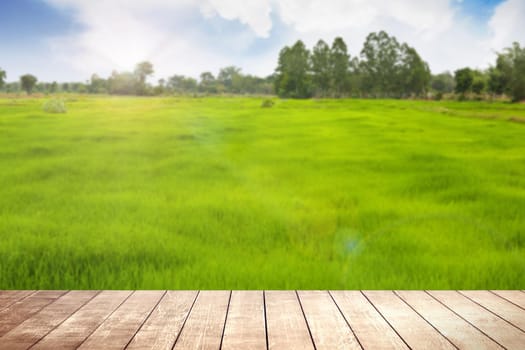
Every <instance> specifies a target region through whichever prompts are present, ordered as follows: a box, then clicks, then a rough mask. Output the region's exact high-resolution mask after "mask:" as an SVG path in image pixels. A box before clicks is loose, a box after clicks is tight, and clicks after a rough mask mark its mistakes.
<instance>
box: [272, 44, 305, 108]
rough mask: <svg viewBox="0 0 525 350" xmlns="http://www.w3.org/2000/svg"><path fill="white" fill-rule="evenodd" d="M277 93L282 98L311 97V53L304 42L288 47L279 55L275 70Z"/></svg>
mask: <svg viewBox="0 0 525 350" xmlns="http://www.w3.org/2000/svg"><path fill="white" fill-rule="evenodd" d="M275 91H276V92H277V94H278V95H279V96H281V97H291V98H307V97H310V96H311V76H310V52H309V51H308V50H307V49H306V47H305V45H304V43H303V42H302V41H300V40H299V41H297V42H296V43H295V44H294V45H293V46H292V47H288V46H286V47H285V48H283V49H282V50H281V52H280V53H279V62H278V64H277V68H276V69H275Z"/></svg>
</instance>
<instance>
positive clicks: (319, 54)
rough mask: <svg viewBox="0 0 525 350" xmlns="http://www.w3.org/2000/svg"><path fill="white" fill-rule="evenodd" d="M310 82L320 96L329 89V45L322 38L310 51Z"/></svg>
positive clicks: (326, 93)
mask: <svg viewBox="0 0 525 350" xmlns="http://www.w3.org/2000/svg"><path fill="white" fill-rule="evenodd" d="M311 61H312V62H311V64H312V82H313V87H314V90H315V91H316V93H317V94H319V95H320V96H323V97H324V96H326V95H328V92H329V90H330V80H331V74H332V72H331V69H330V62H331V60H330V47H329V46H328V44H327V43H326V42H324V41H323V40H319V41H318V42H317V44H316V45H315V46H314V48H313V51H312V58H311Z"/></svg>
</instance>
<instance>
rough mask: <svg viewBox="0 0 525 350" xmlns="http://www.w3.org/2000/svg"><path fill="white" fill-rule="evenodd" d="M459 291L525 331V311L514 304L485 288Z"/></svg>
mask: <svg viewBox="0 0 525 350" xmlns="http://www.w3.org/2000/svg"><path fill="white" fill-rule="evenodd" d="M459 292H460V293H461V294H463V295H465V296H466V297H467V298H470V299H471V300H473V301H475V302H476V303H478V304H480V305H481V306H483V307H485V308H486V309H488V310H490V311H492V312H493V313H495V314H496V315H498V316H500V317H501V318H503V319H505V320H506V321H507V322H509V323H512V324H513V325H514V326H516V327H518V328H519V329H521V330H522V331H525V312H524V311H523V310H522V309H521V308H519V307H517V306H516V305H514V304H512V303H510V302H508V301H507V300H505V299H502V298H500V297H499V296H497V295H494V294H492V293H491V292H489V291H486V290H468V291H467V290H465V291H459ZM524 345H525V344H524Z"/></svg>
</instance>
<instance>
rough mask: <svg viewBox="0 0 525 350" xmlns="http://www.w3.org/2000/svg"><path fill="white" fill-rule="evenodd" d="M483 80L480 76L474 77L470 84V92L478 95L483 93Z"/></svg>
mask: <svg viewBox="0 0 525 350" xmlns="http://www.w3.org/2000/svg"><path fill="white" fill-rule="evenodd" d="M485 85H486V83H485V79H484V78H483V77H482V76H476V77H475V78H474V80H473V82H472V92H473V93H475V94H478V95H480V94H481V93H483V92H484V91H485Z"/></svg>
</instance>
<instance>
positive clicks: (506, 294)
mask: <svg viewBox="0 0 525 350" xmlns="http://www.w3.org/2000/svg"><path fill="white" fill-rule="evenodd" d="M491 292H492V293H494V294H497V295H498V296H500V297H502V298H504V299H506V300H508V301H510V302H511V303H513V304H514V305H517V306H519V307H521V308H522V309H523V310H525V293H523V292H522V291H519V290H492V291H491Z"/></svg>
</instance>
